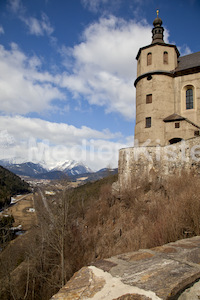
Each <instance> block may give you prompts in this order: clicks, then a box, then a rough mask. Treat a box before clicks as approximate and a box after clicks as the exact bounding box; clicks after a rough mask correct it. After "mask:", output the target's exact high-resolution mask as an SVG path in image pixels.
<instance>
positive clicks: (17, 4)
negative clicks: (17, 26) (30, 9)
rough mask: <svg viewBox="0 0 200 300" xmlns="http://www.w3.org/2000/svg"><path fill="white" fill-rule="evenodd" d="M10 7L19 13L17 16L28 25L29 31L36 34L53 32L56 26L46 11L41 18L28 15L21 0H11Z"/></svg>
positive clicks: (49, 34)
mask: <svg viewBox="0 0 200 300" xmlns="http://www.w3.org/2000/svg"><path fill="white" fill-rule="evenodd" d="M8 8H9V9H10V10H11V11H12V12H13V13H14V14H16V15H17V17H18V18H19V19H20V20H21V21H22V22H23V23H24V24H26V26H27V27H28V30H29V33H30V34H33V35H36V36H43V35H45V34H46V35H48V36H51V34H52V33H53V31H54V28H53V27H52V25H51V24H50V21H49V18H48V16H47V15H46V14H45V13H42V14H41V19H37V18H35V17H31V16H28V15H27V11H26V8H25V6H23V4H22V1H21V0H9V1H8Z"/></svg>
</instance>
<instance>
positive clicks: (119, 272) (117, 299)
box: [51, 236, 200, 300]
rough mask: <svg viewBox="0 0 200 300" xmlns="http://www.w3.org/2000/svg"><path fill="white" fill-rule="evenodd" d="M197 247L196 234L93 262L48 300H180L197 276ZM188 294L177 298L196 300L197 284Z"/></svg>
mask: <svg viewBox="0 0 200 300" xmlns="http://www.w3.org/2000/svg"><path fill="white" fill-rule="evenodd" d="M199 250H200V237H199V236H197V237H193V238H189V239H185V240H180V241H177V242H174V243H169V244H166V245H163V246H160V247H156V248H152V249H146V250H139V251H136V252H129V253H125V254H121V255H117V256H113V257H111V258H109V259H104V260H99V261H96V262H95V263H94V264H93V265H91V266H89V267H84V268H82V269H81V270H80V271H78V272H77V273H75V274H74V276H73V277H72V278H71V279H70V280H69V281H68V283H67V284H66V286H64V287H63V288H62V289H61V290H60V291H59V293H58V294H56V295H55V296H53V297H52V298H51V300H71V299H73V300H76V299H77V300H78V299H79V300H83V299H84V300H87V299H88V300H89V299H94V300H100V299H104V300H105V299H106V300H130V299H132V300H175V299H179V298H178V297H179V295H180V294H181V293H182V292H183V290H185V289H186V288H188V287H190V286H191V285H192V284H193V283H195V281H197V280H198V279H199V278H200V251H199ZM190 293H191V294H190ZM191 295H192V298H191ZM187 296H188V298H187V297H186V298H185V296H184V298H181V296H180V300H181V299H188V300H189V299H190V300H196V299H199V298H198V297H199V296H200V288H199V284H198V286H197V287H195V289H194V291H191V292H190V291H187Z"/></svg>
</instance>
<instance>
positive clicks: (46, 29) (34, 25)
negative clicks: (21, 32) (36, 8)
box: [20, 13, 54, 36]
mask: <svg viewBox="0 0 200 300" xmlns="http://www.w3.org/2000/svg"><path fill="white" fill-rule="evenodd" d="M20 19H21V20H22V21H23V22H24V23H25V24H26V25H27V26H28V29H29V33H30V34H33V35H37V36H42V35H45V34H47V35H49V36H50V35H51V34H52V33H53V31H54V28H53V27H52V26H51V24H50V21H49V18H48V17H47V15H46V14H45V13H42V16H41V20H38V19H36V18H33V17H23V16H21V17H20Z"/></svg>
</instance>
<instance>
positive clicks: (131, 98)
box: [61, 16, 151, 119]
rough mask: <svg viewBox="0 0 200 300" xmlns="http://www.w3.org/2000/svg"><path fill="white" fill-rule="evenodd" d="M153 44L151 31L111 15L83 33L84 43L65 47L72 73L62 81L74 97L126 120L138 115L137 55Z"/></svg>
mask: <svg viewBox="0 0 200 300" xmlns="http://www.w3.org/2000/svg"><path fill="white" fill-rule="evenodd" d="M150 42H151V28H150V27H149V26H148V25H147V24H146V23H134V22H133V21H129V22H127V21H125V20H123V19H119V18H116V17H114V16H110V17H109V18H101V19H100V20H99V22H97V23H94V24H91V25H90V26H89V27H88V28H86V30H85V31H84V33H83V42H81V43H80V44H78V45H76V46H74V48H70V49H69V48H66V49H65V48H62V51H63V57H66V56H67V58H66V61H65V64H66V68H69V66H70V64H69V61H70V58H71V59H72V61H73V73H72V74H71V75H65V76H63V78H62V82H61V86H63V87H66V88H67V89H69V90H70V91H71V92H72V93H73V96H74V98H78V97H79V96H84V97H85V99H86V100H87V101H88V102H89V103H90V104H95V105H99V106H105V107H106V112H118V113H120V114H122V115H123V116H124V117H125V118H127V119H133V118H134V114H135V111H134V110H135V89H134V86H133V82H134V79H135V78H136V60H135V57H136V54H137V52H138V50H139V48H140V47H141V46H144V45H147V44H149V43H150Z"/></svg>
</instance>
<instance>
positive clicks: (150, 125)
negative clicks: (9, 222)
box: [134, 11, 180, 146]
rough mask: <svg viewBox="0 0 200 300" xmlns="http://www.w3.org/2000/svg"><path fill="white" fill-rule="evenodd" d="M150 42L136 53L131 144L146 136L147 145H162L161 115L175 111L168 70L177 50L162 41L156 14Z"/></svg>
mask: <svg viewBox="0 0 200 300" xmlns="http://www.w3.org/2000/svg"><path fill="white" fill-rule="evenodd" d="M153 26H154V27H153V29H152V43H151V44H150V45H147V46H145V47H142V48H140V49H139V51H138V54H137V57H136V59H137V79H136V80H135V83H134V85H135V87H136V126H135V145H139V146H141V145H142V144H144V143H145V142H146V141H147V140H148V139H149V140H150V143H149V145H150V146H155V145H157V144H160V145H161V146H164V145H165V144H166V140H165V123H164V121H163V120H164V119H165V118H166V117H168V116H170V115H172V114H174V112H175V111H176V101H175V95H174V81H173V79H174V78H173V73H172V70H175V69H176V67H177V63H178V57H179V55H180V54H179V51H178V49H177V47H176V46H175V45H171V44H166V43H165V42H164V39H163V36H164V28H163V27H162V20H161V18H159V16H158V11H157V17H156V19H155V20H154V22H153Z"/></svg>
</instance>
